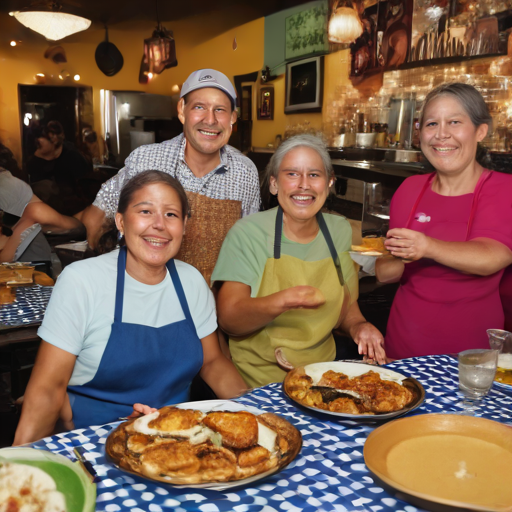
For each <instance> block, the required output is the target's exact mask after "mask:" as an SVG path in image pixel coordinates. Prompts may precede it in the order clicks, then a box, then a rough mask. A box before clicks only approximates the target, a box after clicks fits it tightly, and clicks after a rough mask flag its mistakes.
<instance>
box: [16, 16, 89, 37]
mask: <svg viewBox="0 0 512 512" xmlns="http://www.w3.org/2000/svg"><path fill="white" fill-rule="evenodd" d="M13 16H14V17H15V18H16V19H17V20H18V21H19V22H20V23H21V24H22V25H25V27H28V28H30V29H31V30H34V31H35V32H38V33H39V34H42V35H43V36H44V37H46V39H50V40H51V41H58V40H59V39H63V38H64V37H67V36H70V35H71V34H75V33H77V32H81V31H82V30H87V29H88V28H89V27H90V26H91V20H88V19H86V18H82V17H80V16H75V15H74V14H67V13H65V12H46V11H16V12H14V13H13Z"/></svg>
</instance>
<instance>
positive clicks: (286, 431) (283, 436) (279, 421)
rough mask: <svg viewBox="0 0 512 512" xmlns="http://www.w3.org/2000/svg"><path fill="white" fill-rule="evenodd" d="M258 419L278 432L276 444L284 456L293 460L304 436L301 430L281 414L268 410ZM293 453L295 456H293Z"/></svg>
mask: <svg viewBox="0 0 512 512" xmlns="http://www.w3.org/2000/svg"><path fill="white" fill-rule="evenodd" d="M258 421H259V422H260V423H262V424H263V425H266V426H267V427H269V428H270V429H272V430H274V431H275V432H277V440H276V444H277V446H278V447H279V450H280V451H281V454H282V457H283V458H285V459H286V458H288V459H289V460H292V459H293V457H295V455H296V453H295V452H294V451H295V450H296V449H297V446H300V445H301V442H302V438H301V435H300V433H299V431H298V430H297V429H296V428H295V427H294V426H293V425H291V424H290V423H288V422H287V421H286V420H283V418H281V416H278V415H277V414H272V413H271V412H266V413H263V414H260V415H259V416H258ZM292 455H293V456H292Z"/></svg>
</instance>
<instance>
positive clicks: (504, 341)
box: [487, 329, 512, 385]
mask: <svg viewBox="0 0 512 512" xmlns="http://www.w3.org/2000/svg"><path fill="white" fill-rule="evenodd" d="M487 334H488V336H489V345H490V347H491V348H492V349H494V350H497V351H498V369H497V371H496V377H495V380H496V381H498V382H502V383H504V384H510V385H512V333H510V332H508V331H503V330H501V329H487Z"/></svg>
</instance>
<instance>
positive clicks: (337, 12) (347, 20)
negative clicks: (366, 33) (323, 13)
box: [328, 1, 363, 43]
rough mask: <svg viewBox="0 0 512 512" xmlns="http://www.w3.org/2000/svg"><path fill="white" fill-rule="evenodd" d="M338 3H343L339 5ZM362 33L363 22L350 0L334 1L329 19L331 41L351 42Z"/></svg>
mask: <svg viewBox="0 0 512 512" xmlns="http://www.w3.org/2000/svg"><path fill="white" fill-rule="evenodd" d="M340 4H344V5H341V6H340ZM362 33H363V24H362V23H361V19H360V18H359V14H357V11H356V10H355V9H354V7H353V5H352V3H351V2H347V3H345V2H339V1H338V2H336V4H335V6H334V9H333V10H332V15H331V18H330V19H329V28H328V37H329V41H330V42H331V43H352V42H354V41H355V40H356V39H357V38H358V37H359V36H360V35H361V34H362Z"/></svg>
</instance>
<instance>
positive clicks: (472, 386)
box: [459, 349, 498, 399]
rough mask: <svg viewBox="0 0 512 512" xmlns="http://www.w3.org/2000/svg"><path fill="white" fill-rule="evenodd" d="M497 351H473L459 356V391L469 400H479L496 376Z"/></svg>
mask: <svg viewBox="0 0 512 512" xmlns="http://www.w3.org/2000/svg"><path fill="white" fill-rule="evenodd" d="M497 362H498V351H497V350H488V349H487V350H486V349H473V350H465V351H464V352H461V353H460V354H459V389H460V390H461V391H462V393H463V394H464V395H465V396H467V397H469V398H476V399H478V398H481V397H484V396H485V395H487V393H488V392H489V390H490V389H491V386H492V383H493V381H494V376H495V375H496V365H497Z"/></svg>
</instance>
